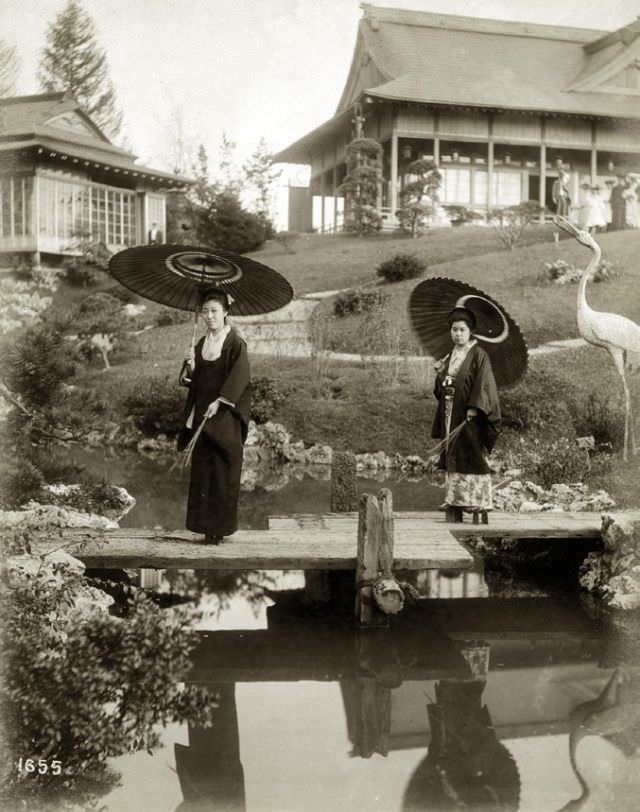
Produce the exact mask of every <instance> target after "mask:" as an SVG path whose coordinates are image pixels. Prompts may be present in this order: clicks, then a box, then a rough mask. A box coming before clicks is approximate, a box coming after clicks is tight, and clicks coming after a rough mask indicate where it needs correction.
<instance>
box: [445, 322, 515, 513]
mask: <svg viewBox="0 0 640 812" xmlns="http://www.w3.org/2000/svg"><path fill="white" fill-rule="evenodd" d="M448 321H449V328H450V330H451V339H452V341H453V349H452V350H451V352H450V353H449V355H447V356H446V357H445V358H443V359H442V360H441V361H440V362H439V363H438V364H437V365H436V371H437V374H436V382H435V390H434V393H435V396H436V398H437V399H438V408H437V411H436V416H435V418H434V421H433V429H432V432H431V436H432V437H434V438H439V439H443V440H444V439H446V438H447V437H448V436H449V434H450V432H453V431H454V429H456V428H457V427H458V426H459V425H460V424H463V425H462V428H461V430H460V432H459V433H457V434H455V435H454V436H453V437H452V439H451V440H450V441H449V442H448V443H447V444H446V445H445V449H444V451H443V452H442V455H441V457H440V464H439V467H440V468H443V469H444V470H445V471H446V494H445V508H446V512H447V521H453V522H461V521H462V511H463V510H465V509H466V510H470V511H472V512H473V514H474V522H477V521H478V515H480V516H482V521H483V522H484V523H486V522H487V511H488V510H491V508H492V500H491V474H490V469H489V466H488V465H487V461H486V459H485V454H488V453H490V452H491V450H492V448H493V445H494V443H495V440H496V436H497V433H498V425H499V422H500V403H499V400H498V389H497V387H496V382H495V378H494V377H493V370H492V368H491V361H490V360H489V356H488V355H487V353H486V352H485V351H484V350H483V349H482V347H480V346H479V345H478V343H477V342H476V340H475V339H474V338H473V336H472V330H473V329H474V328H475V323H476V321H475V316H474V315H473V313H472V312H471V311H470V310H469V309H467V308H466V307H456V308H454V309H453V310H452V311H451V313H450V314H449V319H448Z"/></svg>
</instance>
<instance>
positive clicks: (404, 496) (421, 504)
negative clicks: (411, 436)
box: [65, 449, 443, 530]
mask: <svg viewBox="0 0 640 812" xmlns="http://www.w3.org/2000/svg"><path fill="white" fill-rule="evenodd" d="M65 457H67V458H69V459H71V460H73V461H74V462H76V463H79V464H81V465H83V466H84V467H85V468H86V469H87V471H88V472H90V473H92V474H94V475H96V476H98V477H99V478H101V479H105V480H106V481H107V482H110V483H111V484H113V485H120V486H122V487H124V488H126V489H127V491H128V492H129V493H130V494H131V495H132V496H134V497H135V499H136V504H135V506H134V507H133V508H132V509H131V510H130V511H129V513H128V514H127V515H126V516H125V517H124V518H123V519H122V520H121V522H120V526H121V527H140V528H155V527H162V528H165V529H168V530H175V529H177V528H182V527H184V522H185V506H186V503H187V489H188V485H189V478H188V472H187V473H183V472H182V471H181V470H180V469H179V467H178V466H176V467H174V468H173V469H172V465H173V462H174V461H173V460H171V459H168V458H163V457H160V458H155V459H154V458H150V457H144V456H141V455H140V454H137V453H134V452H129V453H119V454H115V453H113V454H109V453H106V454H105V452H104V450H102V449H100V450H96V451H93V450H85V449H71V450H69V451H67V452H66V453H65ZM329 476H330V469H329V467H328V466H317V467H315V468H311V467H307V468H294V467H293V466H280V467H276V468H273V469H265V470H263V471H260V472H259V475H258V476H256V475H255V473H254V472H252V471H249V470H246V471H245V472H244V473H243V486H242V490H241V494H240V503H239V506H238V521H239V526H240V528H242V529H249V528H255V529H258V528H266V527H267V519H268V517H269V516H275V515H281V514H289V513H323V512H328V511H329V509H330V507H329V501H330V482H329ZM382 487H389V488H391V489H392V491H393V500H394V508H395V509H396V510H432V509H434V508H436V507H437V506H438V505H439V504H440V503H441V502H442V497H443V491H442V488H441V487H439V485H438V484H437V482H435V481H431V480H428V479H422V480H418V481H410V480H407V479H393V480H370V479H366V478H361V479H359V480H358V490H359V492H360V493H364V492H366V493H377V492H378V491H379V490H380V488H382Z"/></svg>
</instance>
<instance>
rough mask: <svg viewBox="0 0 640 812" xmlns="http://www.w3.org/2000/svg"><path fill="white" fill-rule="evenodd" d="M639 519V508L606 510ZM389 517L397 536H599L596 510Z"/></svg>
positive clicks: (278, 525)
mask: <svg viewBox="0 0 640 812" xmlns="http://www.w3.org/2000/svg"><path fill="white" fill-rule="evenodd" d="M610 512H612V513H615V514H616V516H620V517H622V516H625V517H628V518H629V519H631V520H632V521H640V510H626V511H610ZM393 519H394V523H395V527H396V534H397V535H398V539H400V538H401V537H402V535H403V534H404V533H405V532H406V531H408V530H409V529H411V530H412V531H413V530H415V529H418V528H422V529H423V530H425V531H428V532H431V531H434V530H437V529H439V528H446V530H447V531H448V532H449V533H451V534H452V535H453V536H454V537H455V538H465V537H469V536H482V537H483V538H540V539H542V538H548V539H554V538H557V539H558V540H562V539H572V538H593V539H598V538H600V531H601V528H602V517H601V514H600V513H595V512H594V513H584V512H582V513H570V512H568V511H544V512H540V513H501V512H499V511H493V512H492V513H490V514H489V524H484V525H482V524H480V525H477V524H472V523H471V518H470V517H469V516H465V520H464V522H463V523H462V524H449V523H446V522H445V520H444V513H443V512H441V511H437V510H433V511H394V513H393ZM357 522H358V514H357V513H324V514H322V513H318V514H314V513H297V514H293V515H291V516H270V517H269V529H271V530H289V531H293V530H295V529H303V530H310V529H324V530H331V531H333V530H349V531H350V532H352V533H353V534H354V535H355V533H356V528H357Z"/></svg>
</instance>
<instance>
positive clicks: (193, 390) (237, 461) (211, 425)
mask: <svg viewBox="0 0 640 812" xmlns="http://www.w3.org/2000/svg"><path fill="white" fill-rule="evenodd" d="M203 344H204V337H203V338H201V339H200V341H199V342H198V343H197V344H196V347H195V368H194V370H193V373H192V375H191V382H190V384H189V394H188V396H187V402H186V405H185V411H184V423H185V427H184V429H183V430H182V432H181V434H180V437H179V439H178V448H184V447H185V446H186V445H187V444H188V442H189V440H190V438H191V437H192V436H193V433H194V431H195V430H196V429H197V428H198V426H199V425H200V423H201V422H202V420H203V418H204V413H205V411H206V410H207V407H208V406H209V404H210V403H212V402H213V401H214V400H215V399H216V398H222V399H223V400H224V401H225V402H223V403H221V405H220V408H219V409H218V412H217V414H216V415H214V416H213V417H211V418H209V419H208V420H207V421H206V423H205V425H204V428H203V430H202V432H201V433H200V436H199V438H198V441H197V442H196V445H195V448H194V449H193V456H192V460H191V480H190V483H189V497H188V502H187V522H186V526H187V530H191V531H193V532H194V533H204V534H205V535H211V536H228V535H231V534H232V533H234V532H235V531H236V530H237V528H238V498H239V496H240V475H241V472H242V456H243V445H244V441H245V440H246V438H247V430H248V425H249V410H250V397H251V395H250V388H249V361H248V358H247V345H246V344H245V342H244V341H243V340H242V339H241V338H240V337H239V336H238V335H237V333H235V332H234V331H233V330H230V331H229V333H228V335H227V336H226V337H225V339H224V342H223V344H222V348H221V351H220V357H219V358H216V359H215V360H213V361H207V360H205V359H204V358H203V357H202V347H203Z"/></svg>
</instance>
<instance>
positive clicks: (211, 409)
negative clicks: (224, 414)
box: [204, 398, 220, 417]
mask: <svg viewBox="0 0 640 812" xmlns="http://www.w3.org/2000/svg"><path fill="white" fill-rule="evenodd" d="M219 408H220V399H219V398H216V399H215V400H214V401H213V403H210V404H209V405H208V406H207V411H206V412H205V413H204V416H205V417H213V416H214V415H215V414H217V413H218V409H219Z"/></svg>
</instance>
